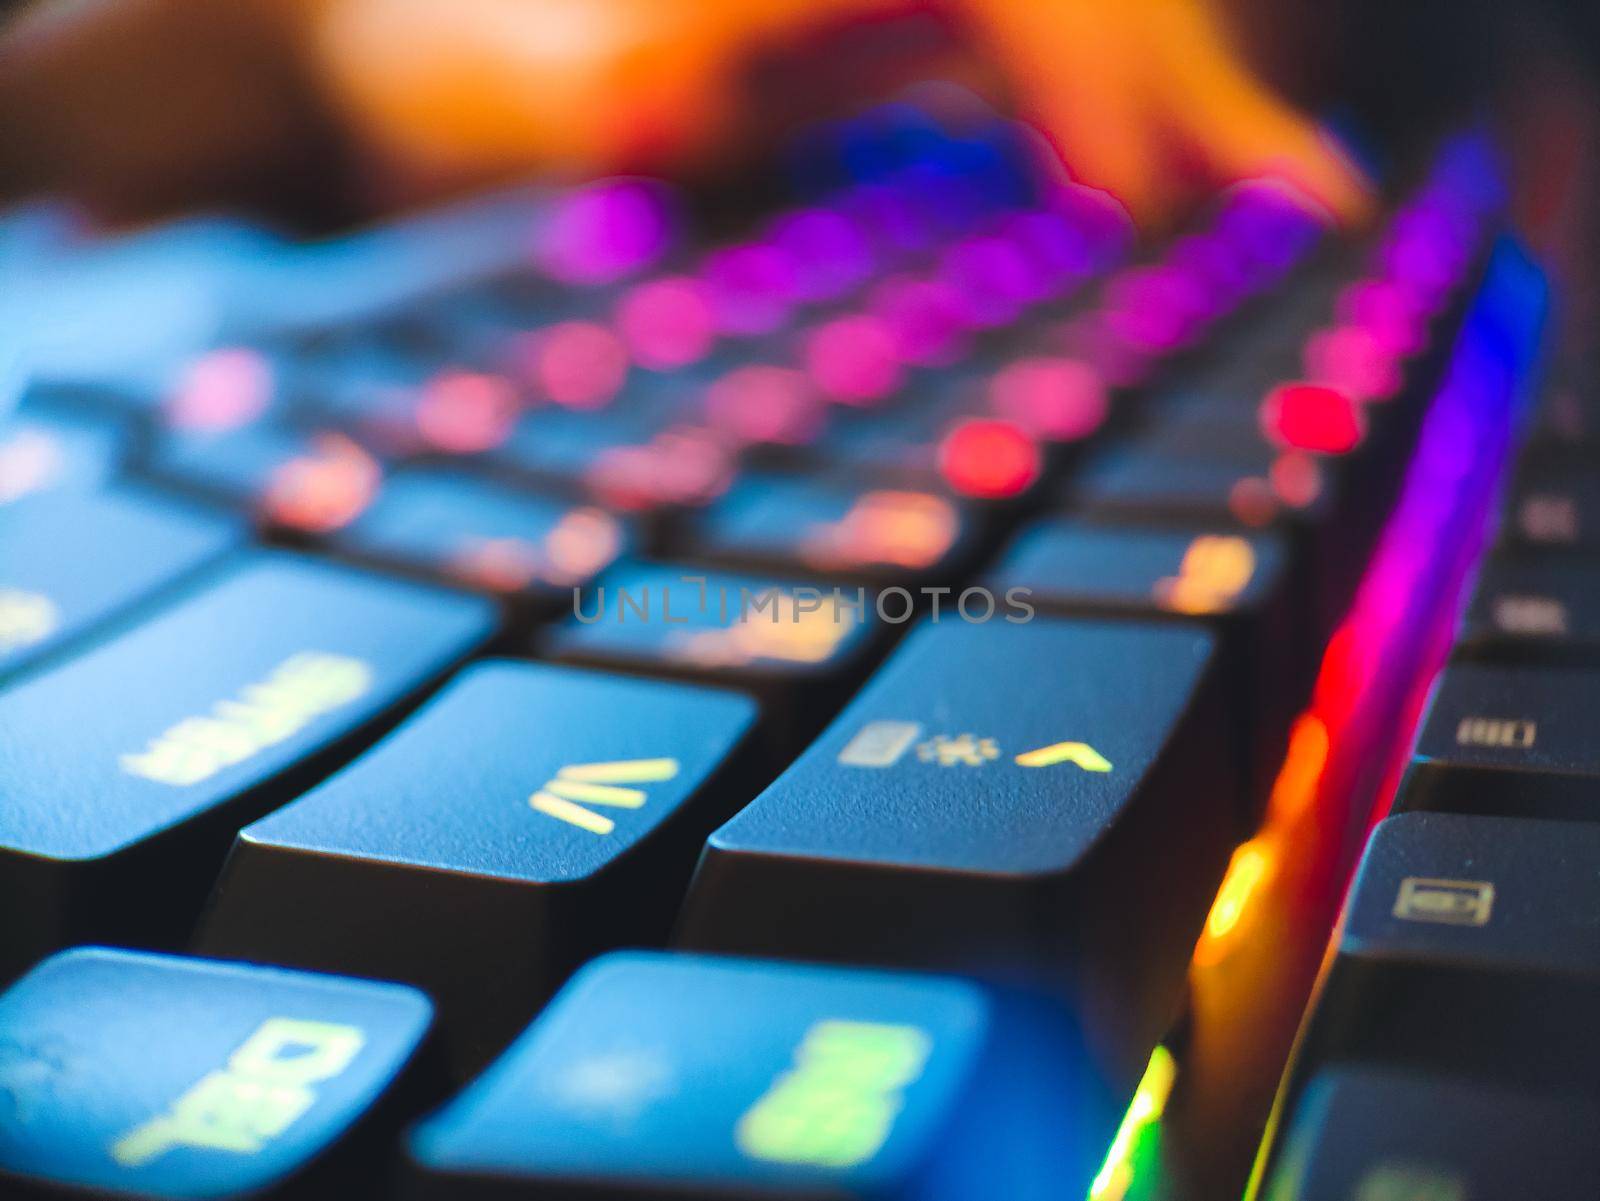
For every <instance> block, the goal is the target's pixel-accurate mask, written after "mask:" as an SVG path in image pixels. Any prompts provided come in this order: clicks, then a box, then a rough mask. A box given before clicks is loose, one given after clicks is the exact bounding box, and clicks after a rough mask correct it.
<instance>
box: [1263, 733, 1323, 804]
mask: <svg viewBox="0 0 1600 1201" xmlns="http://www.w3.org/2000/svg"><path fill="white" fill-rule="evenodd" d="M1328 745H1329V743H1328V725H1327V723H1326V722H1324V721H1323V720H1322V718H1320V717H1318V716H1317V715H1316V714H1315V713H1302V714H1301V715H1300V716H1299V717H1298V718H1296V719H1295V723H1294V727H1293V728H1292V729H1291V730H1290V732H1289V750H1288V753H1287V754H1286V755H1285V756H1284V759H1283V766H1282V767H1281V768H1280V769H1279V771H1278V778H1277V780H1276V781H1275V782H1274V783H1273V785H1272V797H1271V799H1270V800H1269V801H1268V802H1267V822H1268V825H1269V826H1271V825H1275V824H1276V823H1279V822H1292V821H1294V820H1295V819H1296V818H1297V817H1299V816H1300V814H1301V813H1303V812H1304V811H1305V809H1306V807H1307V806H1308V805H1310V804H1311V801H1312V798H1313V797H1315V796H1316V795H1317V785H1318V784H1319V783H1320V782H1321V780H1322V772H1323V769H1324V768H1325V767H1326V766H1327V764H1328Z"/></svg>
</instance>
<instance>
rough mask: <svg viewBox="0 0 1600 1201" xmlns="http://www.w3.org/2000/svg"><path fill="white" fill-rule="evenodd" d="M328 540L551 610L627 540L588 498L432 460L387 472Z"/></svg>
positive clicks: (567, 604)
mask: <svg viewBox="0 0 1600 1201" xmlns="http://www.w3.org/2000/svg"><path fill="white" fill-rule="evenodd" d="M333 542H334V545H335V546H336V547H338V548H339V549H340V550H343V551H345V552H346V553H348V554H352V555H355V556H356V557H359V558H362V559H366V560H369V561H371V562H372V563H374V564H377V565H379V566H383V567H390V568H397V569H400V570H404V571H409V572H413V573H417V574H421V575H424V576H428V577H431V578H435V579H438V580H441V581H444V582H453V583H457V584H461V585H465V586H468V587H472V588H476V589H479V590H482V591H487V592H491V593H494V594H497V595H499V596H502V597H504V598H507V599H514V600H516V601H518V602H520V607H521V608H524V609H528V610H531V611H538V612H551V613H553V612H557V611H560V610H564V609H566V610H570V608H571V605H572V590H573V589H574V588H577V587H581V586H583V585H586V584H588V583H590V582H591V581H592V580H593V579H594V577H595V576H596V575H597V574H599V573H600V572H601V571H602V570H604V569H605V568H607V567H609V566H611V564H612V563H613V562H614V561H615V560H616V558H617V557H618V556H619V555H620V554H621V553H622V551H623V549H624V547H625V545H626V531H625V529H624V527H623V525H622V523H621V522H619V521H618V520H617V519H616V518H615V517H612V516H611V515H610V514H609V513H606V512H605V511H604V510H602V509H598V508H595V507H594V506H592V505H577V504H573V503H571V502H569V501H564V500H559V499H557V498H554V497H550V496H542V495H536V494H532V493H528V492H520V491H513V490H511V489H508V488H504V487H501V486H499V485H496V484H494V483H492V482H490V481H488V480H484V479H481V478H478V477H476V476H473V475H470V474H468V473H466V472H464V471H458V470H450V469H447V468H438V469H430V470H423V469H417V470H410V471H405V472H401V473H399V474H397V475H395V476H393V477H391V478H390V479H389V480H388V481H386V482H385V483H384V485H383V487H382V488H381V490H380V491H379V493H378V497H377V500H376V501H375V502H374V503H373V504H372V506H371V507H370V508H369V509H368V510H367V511H366V512H364V513H363V514H362V515H361V516H360V517H358V518H357V519H356V520H355V521H354V522H353V523H352V524H351V525H349V526H347V527H345V528H344V529H343V530H341V531H339V532H338V533H337V534H336V535H334V538H333Z"/></svg>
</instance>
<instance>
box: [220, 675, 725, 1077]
mask: <svg viewBox="0 0 1600 1201" xmlns="http://www.w3.org/2000/svg"><path fill="white" fill-rule="evenodd" d="M754 720H755V704H754V702H752V701H751V700H749V699H748V698H747V697H743V696H739V695H737V694H734V693H727V692H720V691H713V690H711V689H706V688H697V687H692V686H689V685H684V684H675V683H667V682H663V681H655V680H633V679H625V678H619V677H615V676H602V675H596V674H591V673H589V672H584V671H576V670H573V669H570V668H563V667H551V666H546V665H538V664H531V663H505V662H501V663H489V664H484V665H480V666H476V667H473V668H470V669H468V670H467V671H466V672H464V673H462V674H461V675H460V676H459V677H457V679H456V680H455V681H453V682H452V683H451V684H450V685H449V687H448V688H447V689H446V690H445V691H444V692H443V693H441V694H440V695H439V696H438V697H437V698H436V699H435V700H433V701H432V702H430V703H429V704H428V705H427V706H426V707H425V708H424V709H423V710H422V711H421V712H419V713H418V714H416V715H415V716H414V717H412V718H411V719H410V720H409V721H407V722H406V723H405V724H404V725H402V726H401V727H400V728H399V729H398V730H396V731H395V732H394V733H393V734H391V735H390V736H389V737H388V738H387V739H386V740H385V741H384V742H382V743H381V744H380V745H379V746H377V747H376V748H374V749H373V750H371V751H369V752H368V753H366V754H365V755H363V756H362V757H361V758H360V759H358V760H357V761H356V762H355V763H354V764H352V765H351V766H350V767H349V768H347V769H346V770H344V771H342V772H340V773H338V774H337V775H335V776H334V777H333V778H332V779H331V780H329V781H327V782H326V783H325V784H323V785H322V786H321V787H319V788H316V789H314V790H313V791H312V792H310V793H309V794H307V795H306V796H304V797H302V798H301V799H299V800H298V801H295V802H294V803H293V804H291V805H289V806H287V807H286V808H284V809H280V810H279V811H278V812H276V813H273V814H271V815H269V816H268V817H266V818H263V819H262V820H261V821H258V822H256V823H254V824H253V825H250V826H247V827H246V828H245V829H244V831H243V832H242V833H241V834H240V836H239V841H238V843H237V844H236V845H235V847H234V851H233V854H232V856H231V858H230V859H229V861H228V866H227V868H226V870H225V871H224V873H223V877H222V882H221V886H220V888H219V890H218V892H217V894H216V896H215V898H214V899H213V902H212V905H211V909H210V911H209V914H208V916H207V918H206V920H205V921H204V922H203V923H202V928H201V933H200V936H199V944H198V945H199V948H200V950H201V951H203V952H204V953H206V954H222V955H228V956H234V957H239V958H245V959H254V960H262V961H266V962H272V963H291V964H295V965H298V966H302V967H311V968H322V969H325V970H329V971H345V972H349V973H352V974H356V975H370V976H378V977H382V978H385V979H400V980H406V981H408V982H410V983H414V984H417V985H419V986H420V987H423V988H426V989H427V990H428V992H429V994H430V995H431V996H433V997H435V998H436V999H437V1000H438V1001H439V1002H440V1006H441V1011H442V1017H443V1022H444V1026H445V1034H446V1038H447V1039H448V1040H449V1049H450V1050H451V1052H452V1057H453V1058H454V1059H455V1061H456V1062H457V1063H458V1064H460V1063H465V1064H467V1065H468V1066H469V1067H470V1068H476V1067H481V1066H482V1064H483V1062H484V1061H485V1060H486V1059H487V1058H488V1057H489V1056H490V1055H492V1054H494V1052H495V1051H497V1050H499V1048H500V1047H502V1046H504V1044H505V1042H506V1041H508V1040H509V1039H510V1038H511V1036H512V1035H514V1034H515V1033H516V1032H517V1031H518V1030H520V1029H521V1027H522V1026H523V1025H524V1024H525V1023H526V1022H527V1020H528V1018H529V1016H530V1015H531V1014H532V1013H533V1012H534V1010H535V1009H536V1007H537V1006H538V1004H539V1002H540V1001H541V1000H542V999H543V998H544V997H545V996H547V995H548V994H549V992H550V991H552V990H553V989H554V987H555V986H556V985H557V984H558V983H559V982H560V980H561V978H562V976H564V975H565V974H566V973H567V972H568V971H570V970H571V969H572V968H573V967H575V966H576V965H577V963H578V962H580V961H581V960H582V959H584V958H587V957H589V956H590V955H593V954H596V953H597V952H599V951H602V950H606V949H608V948H610V947H613V946H618V945H623V944H626V943H638V942H646V941H660V940H662V939H664V938H665V937H666V935H667V933H668V931H669V928H670V925H671V920H672V915H673V913H674V912H675V909H676V905H677V902H678V898H679V897H680V896H681V895H682V891H683V887H684V885H685V884H686V883H687V880H688V877H689V873H690V871H691V869H692V867H693V864H694V859H695V855H696V854H697V852H698V850H699V847H700V844H701V843H702V841H703V840H704V838H705V835H706V833H707V832H708V831H709V830H710V829H711V828H712V827H713V826H715V825H716V823H717V822H718V821H719V820H721V819H723V818H724V817H726V816H727V815H728V814H729V813H731V812H732V811H733V810H734V809H735V808H736V807H737V805H738V804H739V803H741V802H742V801H743V800H744V799H745V798H746V796H747V795H748V793H746V792H744V791H743V790H742V788H741V787H739V782H738V781H737V780H736V779H730V775H731V774H732V769H731V768H730V759H731V758H732V757H733V755H734V752H735V751H736V750H737V749H738V747H739V745H740V743H741V742H742V740H743V739H744V737H745V735H746V734H747V732H748V731H749V729H750V727H751V726H752V725H753V723H754Z"/></svg>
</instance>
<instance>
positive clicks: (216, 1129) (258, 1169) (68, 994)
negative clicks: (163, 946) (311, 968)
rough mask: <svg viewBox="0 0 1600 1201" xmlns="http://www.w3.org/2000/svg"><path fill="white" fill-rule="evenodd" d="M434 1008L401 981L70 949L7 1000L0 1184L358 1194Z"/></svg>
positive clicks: (176, 1194)
mask: <svg viewBox="0 0 1600 1201" xmlns="http://www.w3.org/2000/svg"><path fill="white" fill-rule="evenodd" d="M431 1018H432V1009H431V1007H430V1006H429V1004H428V1001H427V999H426V998H425V997H424V996H423V995H422V994H421V993H419V992H416V991H415V990H413V989H410V988H406V987H404V986H402V985H398V984H380V983H377V982H375V981H371V980H344V979H339V978H337V977H333V976H318V975H311V974H310V973H306V972H290V971H281V970H279V969H276V968H266V967H249V966H244V965H242V964H226V963H215V962H211V961H207V960H203V959H187V958H179V957H177V956H172V955H152V954H145V953H140V952H136V951H120V950H107V949H103V948H98V947H89V948H80V949H77V950H72V951H65V952H63V953H61V954H59V955H56V956H54V957H52V958H50V959H47V960H46V961H45V962H43V963H41V964H39V966H37V967H36V968H34V969H33V970H32V971H31V972H29V973H28V974H27V975H26V976H24V977H22V979H20V980H18V981H17V982H16V983H15V984H13V985H12V986H11V988H10V989H9V990H7V991H6V992H5V993H3V994H0V1085H3V1088H0V1098H3V1099H4V1102H5V1108H4V1109H0V1186H3V1187H4V1188H5V1191H6V1195H7V1196H15V1195H17V1194H16V1190H21V1193H22V1195H23V1196H25V1197H33V1196H40V1197H44V1196H49V1197H52V1198H74V1197H76V1198H85V1199H87V1198H92V1197H106V1196H111V1195H115V1196H118V1197H122V1196H129V1197H148V1198H171V1199H173V1201H179V1199H181V1198H194V1197H219V1198H220V1197H245V1196H249V1197H254V1198H284V1197H289V1196H294V1197H306V1196H317V1197H324V1196H328V1197H331V1196H355V1195H366V1194H367V1193H368V1190H369V1189H370V1188H371V1185H372V1179H373V1176H374V1175H375V1174H379V1173H381V1171H382V1168H381V1167H380V1166H379V1163H378V1162H376V1160H377V1157H378V1156H379V1155H381V1154H382V1140H383V1139H384V1138H385V1136H387V1135H388V1134H389V1133H390V1132H392V1130H393V1128H394V1126H395V1125H397V1124H398V1119H399V1113H398V1112H397V1110H398V1107H399V1106H400V1105H401V1104H403V1103H405V1102H406V1101H407V1099H408V1096H409V1094H411V1093H412V1092H414V1091H415V1090H416V1088H417V1087H418V1086H419V1084H426V1080H425V1076H426V1069H425V1066H422V1067H421V1075H422V1077H423V1078H422V1079H419V1063H418V1051H419V1048H420V1047H421V1046H422V1045H423V1042H424V1038H425V1036H426V1034H427V1032H428V1027H429V1023H430V1021H431ZM412 1103H414V1101H413V1102H412ZM35 1190H37V1191H35Z"/></svg>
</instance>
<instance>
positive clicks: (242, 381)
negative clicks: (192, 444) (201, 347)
mask: <svg viewBox="0 0 1600 1201" xmlns="http://www.w3.org/2000/svg"><path fill="white" fill-rule="evenodd" d="M272 388H273V370H272V364H271V363H269V362H268V361H267V358H266V356H265V355H263V354H262V353H261V352H260V351H256V350H250V349H248V348H246V347H242V346H238V347H229V348H227V349H223V350H213V351H211V352H210V353H208V354H203V355H201V356H200V357H199V358H197V359H195V360H194V361H193V362H191V363H190V364H189V366H188V367H187V368H186V369H185V371H184V373H183V377H182V378H181V379H180V380H179V381H178V386H177V388H176V389H174V390H173V392H172V394H171V395H170V396H168V397H167V400H166V404H165V405H164V406H163V410H162V411H163V415H164V416H165V418H166V421H167V424H168V425H170V426H172V427H173V428H174V429H184V430H209V431H213V432H214V431H217V430H231V429H238V428H239V427H240V426H241V425H248V424H249V423H250V422H252V421H254V420H255V419H256V418H257V417H259V416H261V414H262V413H264V412H266V410H267V405H268V404H270V403H271V401H272Z"/></svg>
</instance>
